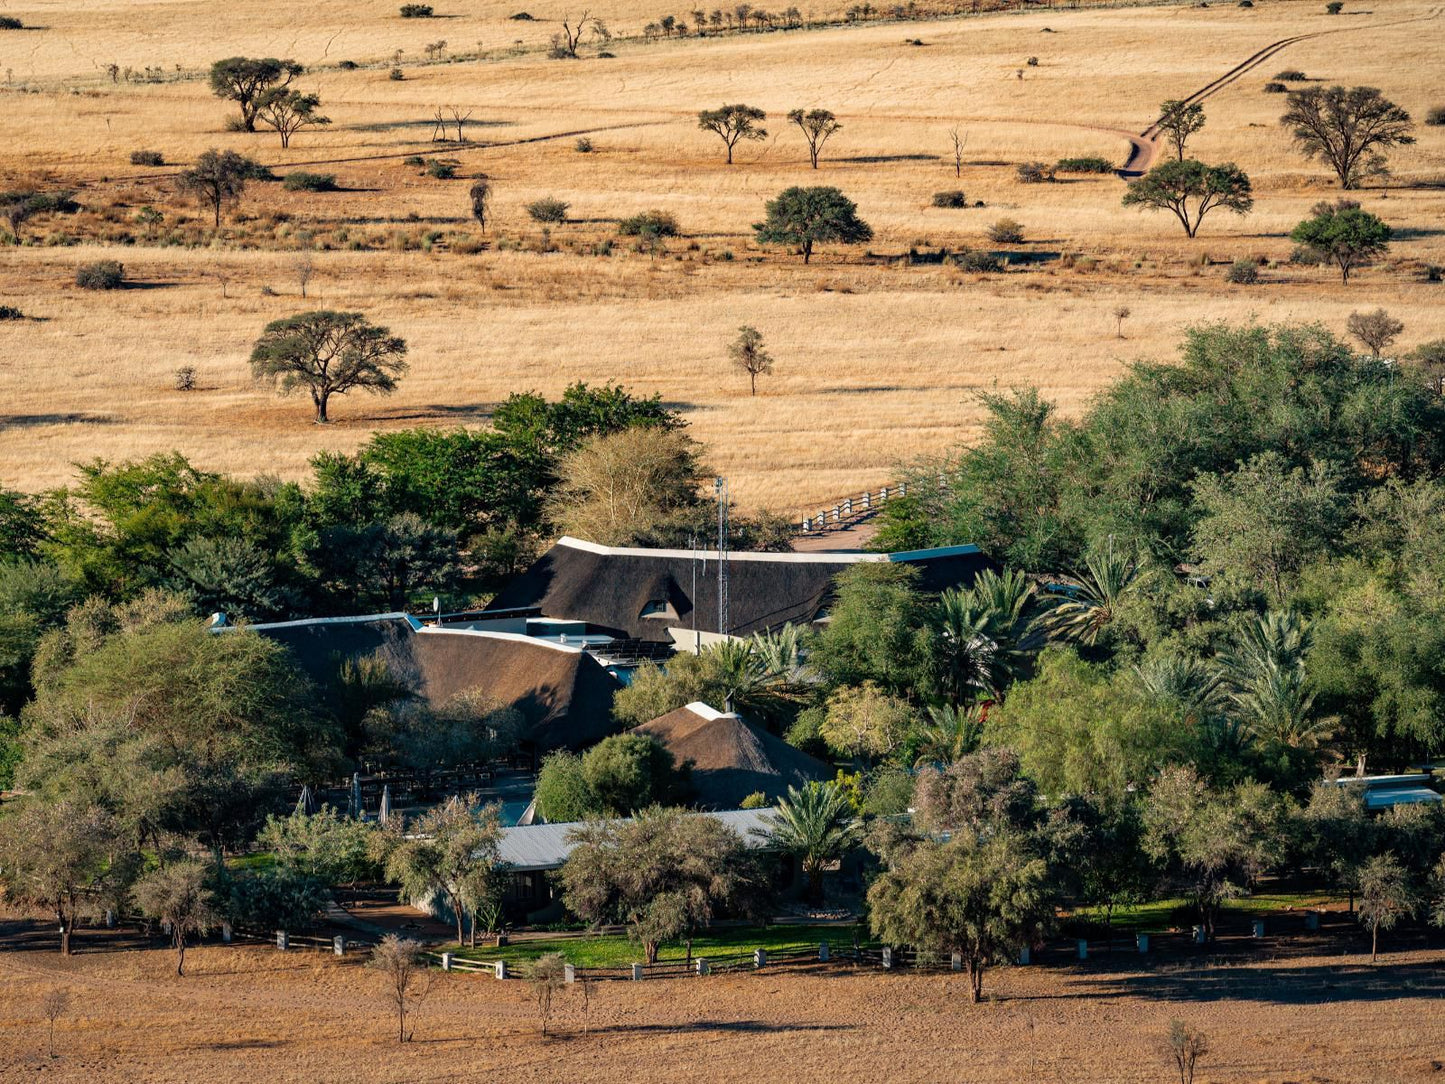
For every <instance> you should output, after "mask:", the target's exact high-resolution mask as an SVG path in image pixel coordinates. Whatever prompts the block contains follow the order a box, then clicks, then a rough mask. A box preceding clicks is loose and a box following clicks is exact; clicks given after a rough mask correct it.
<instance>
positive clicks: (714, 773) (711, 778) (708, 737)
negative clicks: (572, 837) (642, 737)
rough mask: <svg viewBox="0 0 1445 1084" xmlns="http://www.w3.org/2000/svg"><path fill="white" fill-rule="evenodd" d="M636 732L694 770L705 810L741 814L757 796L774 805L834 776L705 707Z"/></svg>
mask: <svg viewBox="0 0 1445 1084" xmlns="http://www.w3.org/2000/svg"><path fill="white" fill-rule="evenodd" d="M632 733H634V734H650V735H652V736H653V737H654V738H656V739H657V740H658V741H660V742H662V744H663V745H665V746H666V747H667V749H668V752H670V753H671V754H672V755H673V759H674V760H676V761H677V763H678V764H683V763H684V762H686V763H690V764H691V765H692V786H693V791H694V797H695V800H696V802H697V804H698V805H699V806H700V807H702V808H704V809H737V808H738V807H739V806H741V805H742V803H743V799H745V798H747V797H748V796H750V795H753V794H757V793H761V794H763V795H764V796H765V797H766V798H767V800H768V804H769V805H771V804H772V803H774V802H776V801H777V800H778V798H780V797H782V796H783V795H784V794H786V793H787V790H788V788H789V787H790V786H793V787H801V786H802V785H803V784H804V783H807V782H809V781H810V780H814V779H818V780H822V779H827V778H829V777H830V775H831V773H830V772H829V770H828V766H827V765H826V764H824V763H823V762H822V761H821V760H818V759H816V758H814V757H810V756H809V755H808V754H807V753H804V752H803V751H802V750H800V749H795V748H793V747H792V746H791V745H789V744H788V743H787V742H785V741H783V740H782V739H781V738H776V737H774V736H773V735H772V734H769V733H768V732H767V731H766V730H764V729H762V728H761V727H758V726H755V725H753V724H752V723H749V722H748V721H747V720H745V719H742V718H739V717H738V716H737V715H735V714H732V713H731V712H721V711H717V710H715V709H713V708H711V707H709V706H708V705H706V704H702V703H693V704H688V705H687V706H686V707H681V708H678V709H677V710H676V711H670V712H668V713H667V714H666V715H663V716H659V717H658V718H656V719H653V720H651V721H650V722H646V723H643V724H642V725H641V726H638V727H634V728H633V730H632Z"/></svg>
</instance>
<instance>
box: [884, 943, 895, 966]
mask: <svg viewBox="0 0 1445 1084" xmlns="http://www.w3.org/2000/svg"><path fill="white" fill-rule="evenodd" d="M883 969H884V970H885V971H892V970H893V950H892V949H891V948H889V947H888V946H887V945H884V946H883Z"/></svg>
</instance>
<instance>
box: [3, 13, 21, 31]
mask: <svg viewBox="0 0 1445 1084" xmlns="http://www.w3.org/2000/svg"><path fill="white" fill-rule="evenodd" d="M24 29H25V24H24V23H22V22H21V21H20V20H19V19H17V18H15V17H14V16H13V15H0V30H24Z"/></svg>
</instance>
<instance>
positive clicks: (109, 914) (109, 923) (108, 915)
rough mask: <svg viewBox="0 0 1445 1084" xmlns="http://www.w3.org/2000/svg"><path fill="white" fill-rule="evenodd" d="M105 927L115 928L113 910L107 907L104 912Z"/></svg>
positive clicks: (108, 928)
mask: <svg viewBox="0 0 1445 1084" xmlns="http://www.w3.org/2000/svg"><path fill="white" fill-rule="evenodd" d="M105 928H106V929H107V930H113V929H115V912H114V911H112V910H109V909H107V910H106V912H105Z"/></svg>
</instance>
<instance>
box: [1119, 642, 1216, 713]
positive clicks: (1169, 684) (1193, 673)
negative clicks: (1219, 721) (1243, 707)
mask: <svg viewBox="0 0 1445 1084" xmlns="http://www.w3.org/2000/svg"><path fill="white" fill-rule="evenodd" d="M1134 680H1135V682H1136V683H1137V684H1138V686H1139V688H1140V690H1141V691H1142V692H1143V693H1144V695H1145V696H1146V697H1148V698H1149V699H1150V700H1152V701H1153V702H1154V703H1156V704H1159V705H1161V706H1163V707H1167V708H1170V709H1172V710H1174V711H1177V712H1178V713H1179V715H1180V716H1181V717H1182V718H1183V719H1184V720H1185V722H1187V723H1189V724H1190V725H1191V726H1192V725H1197V724H1199V723H1201V722H1202V721H1203V720H1205V719H1208V718H1210V717H1212V716H1214V715H1217V714H1218V713H1219V711H1220V710H1221V709H1222V708H1223V707H1224V705H1225V702H1226V699H1227V698H1226V695H1225V691H1224V687H1223V685H1224V675H1223V674H1221V673H1220V670H1219V667H1217V666H1211V665H1210V664H1209V663H1207V662H1203V661H1201V660H1200V659H1194V658H1188V657H1186V656H1183V655H1155V656H1151V657H1150V658H1148V659H1145V660H1144V661H1143V662H1141V663H1140V664H1139V665H1137V666H1135V667H1134Z"/></svg>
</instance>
